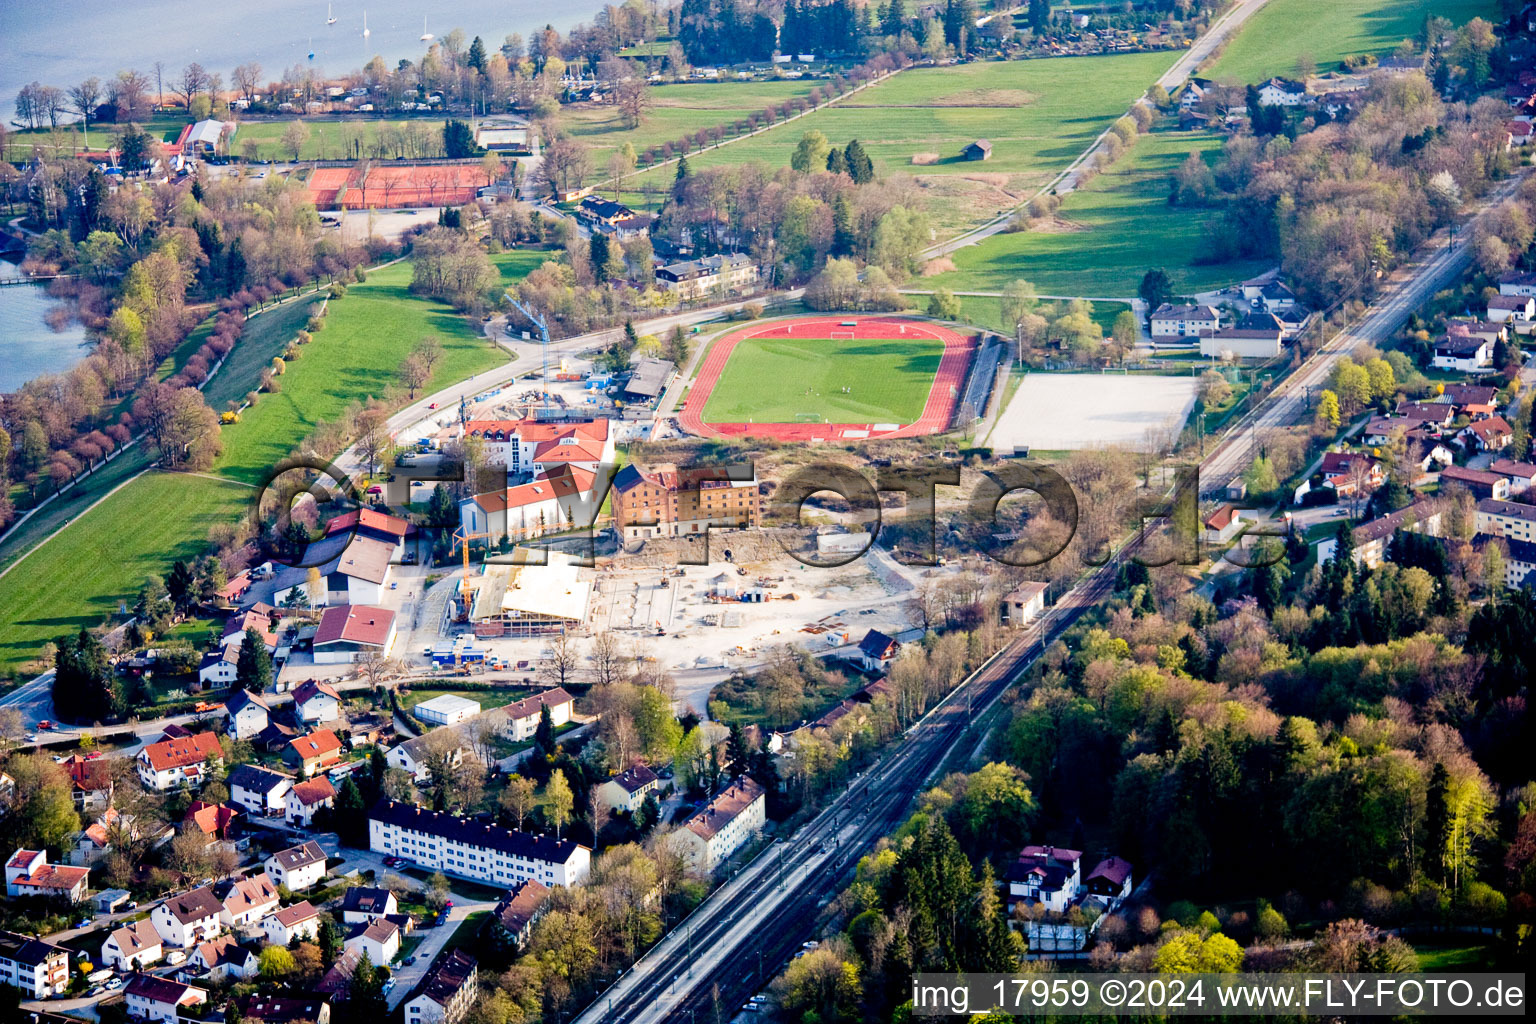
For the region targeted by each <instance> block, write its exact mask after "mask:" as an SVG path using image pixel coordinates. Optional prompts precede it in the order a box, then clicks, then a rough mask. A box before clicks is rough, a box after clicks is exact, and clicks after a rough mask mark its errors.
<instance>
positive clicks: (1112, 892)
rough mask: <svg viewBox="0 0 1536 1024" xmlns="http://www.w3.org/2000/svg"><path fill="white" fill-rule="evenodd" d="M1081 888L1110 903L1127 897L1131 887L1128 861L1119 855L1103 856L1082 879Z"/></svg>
mask: <svg viewBox="0 0 1536 1024" xmlns="http://www.w3.org/2000/svg"><path fill="white" fill-rule="evenodd" d="M1083 889H1084V890H1086V891H1087V893H1088V894H1089V895H1090V896H1093V897H1096V898H1097V899H1098V900H1100V901H1102V902H1104V903H1107V904H1111V905H1113V904H1116V903H1118V902H1120V901H1121V900H1124V899H1128V898H1129V897H1130V895H1131V892H1132V889H1133V886H1132V884H1131V864H1130V861H1127V860H1124V859H1122V858H1120V857H1105V858H1104V859H1103V860H1101V861H1099V863H1098V864H1097V865H1096V866H1095V867H1094V869H1093V870H1092V871H1090V872H1088V877H1087V878H1085V879H1083Z"/></svg>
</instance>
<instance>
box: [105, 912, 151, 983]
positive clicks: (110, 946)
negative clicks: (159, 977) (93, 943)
mask: <svg viewBox="0 0 1536 1024" xmlns="http://www.w3.org/2000/svg"><path fill="white" fill-rule="evenodd" d="M163 959H165V945H164V943H163V941H162V940H161V938H160V933H159V932H157V931H155V926H154V925H153V924H151V923H150V921H149V919H148V918H145V919H144V920H142V921H134V922H132V923H131V924H125V925H123V926H122V927H121V928H118V929H116V930H114V931H113V932H112V933H111V934H110V935H108V936H107V940H106V941H105V942H103V943H102V944H101V962H102V965H103V966H106V967H118V968H121V969H122V970H125V971H131V970H134V969H135V968H142V967H148V966H149V965H150V964H155V963H159V962H160V961H161V960H163Z"/></svg>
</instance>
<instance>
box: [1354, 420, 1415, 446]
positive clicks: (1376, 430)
mask: <svg viewBox="0 0 1536 1024" xmlns="http://www.w3.org/2000/svg"><path fill="white" fill-rule="evenodd" d="M1415 422H1417V421H1415V420H1409V419H1404V418H1401V417H1394V416H1372V417H1371V418H1370V419H1369V420H1367V421H1366V424H1365V429H1364V430H1362V431H1361V432H1360V440H1361V441H1362V442H1363V443H1365V444H1368V445H1370V446H1372V447H1373V448H1374V447H1377V446H1379V445H1384V444H1391V443H1392V439H1393V438H1394V437H1395V436H1396V435H1397V434H1399V433H1403V432H1406V431H1407V430H1408V428H1409V427H1411V426H1413V425H1414V423H1415Z"/></svg>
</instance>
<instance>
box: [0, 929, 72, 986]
mask: <svg viewBox="0 0 1536 1024" xmlns="http://www.w3.org/2000/svg"><path fill="white" fill-rule="evenodd" d="M0 985H9V986H11V987H12V988H14V989H16V990H17V991H18V992H20V993H21V997H22V998H23V999H48V998H50V997H52V996H61V995H63V994H64V992H65V990H66V989H67V988H68V987H69V950H67V949H65V948H64V947H63V946H56V945H54V944H53V943H51V942H46V941H44V940H43V939H36V938H33V937H32V936H30V935H21V934H18V933H16V932H6V931H0Z"/></svg>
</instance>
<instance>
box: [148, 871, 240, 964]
mask: <svg viewBox="0 0 1536 1024" xmlns="http://www.w3.org/2000/svg"><path fill="white" fill-rule="evenodd" d="M223 914H224V904H222V903H220V902H219V898H218V897H217V896H215V895H214V894H213V890H212V889H210V888H208V887H207V886H205V885H200V886H198V887H197V888H196V889H193V890H191V891H190V892H184V893H181V894H179V895H174V896H168V897H166V898H165V900H164V901H163V902H161V903H159V904H157V905H156V907H155V909H154V910H152V911H150V914H149V919H150V920H151V921H153V922H154V925H155V931H157V932H159V933H160V937H161V938H162V939H164V940H165V943H166V945H169V946H180V947H182V948H183V949H186V948H190V947H192V946H196V945H198V944H199V943H203V942H207V941H208V940H209V939H213V938H217V937H218V935H219V933H220V932H221V931H223V930H224V928H223V924H222V923H221V922H220V920H219V919H220V917H222V916H223Z"/></svg>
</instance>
